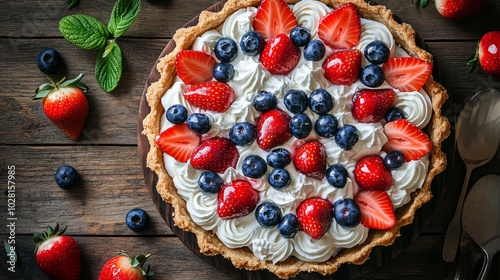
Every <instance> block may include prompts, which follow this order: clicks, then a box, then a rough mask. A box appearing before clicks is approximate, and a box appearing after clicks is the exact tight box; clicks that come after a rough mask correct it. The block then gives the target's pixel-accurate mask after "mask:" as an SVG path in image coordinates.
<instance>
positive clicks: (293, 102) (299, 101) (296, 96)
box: [284, 89, 309, 114]
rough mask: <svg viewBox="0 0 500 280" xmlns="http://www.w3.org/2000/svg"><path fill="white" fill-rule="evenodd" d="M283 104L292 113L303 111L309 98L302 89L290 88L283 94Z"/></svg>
mask: <svg viewBox="0 0 500 280" xmlns="http://www.w3.org/2000/svg"><path fill="white" fill-rule="evenodd" d="M284 101H285V106H286V108H287V109H288V111H290V112H292V113H294V114H300V113H303V112H304V111H305V110H306V109H307V105H308V103H309V99H308V98H307V95H306V93H305V92H303V91H302V90H298V89H292V90H289V91H288V92H287V93H286V94H285V100H284Z"/></svg>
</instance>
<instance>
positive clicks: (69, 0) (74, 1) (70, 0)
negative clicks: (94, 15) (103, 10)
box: [64, 0, 78, 10]
mask: <svg viewBox="0 0 500 280" xmlns="http://www.w3.org/2000/svg"><path fill="white" fill-rule="evenodd" d="M64 2H66V4H70V5H69V8H68V10H69V9H71V8H73V7H74V6H75V5H76V4H77V3H78V0H64Z"/></svg>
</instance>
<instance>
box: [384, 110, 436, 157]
mask: <svg viewBox="0 0 500 280" xmlns="http://www.w3.org/2000/svg"><path fill="white" fill-rule="evenodd" d="M384 133H385V135H386V136H387V139H388V141H387V143H386V144H385V145H384V148H383V149H384V151H386V152H390V151H394V150H398V151H401V152H402V153H403V154H404V155H405V158H406V161H412V160H417V159H419V158H421V157H423V156H425V155H426V154H428V153H429V152H430V151H431V149H432V143H431V140H429V137H428V136H427V135H426V134H425V133H424V132H423V131H422V130H420V129H418V127H417V126H416V125H414V124H413V123H411V122H409V121H407V120H405V119H399V120H397V121H393V122H390V123H387V124H385V126H384Z"/></svg>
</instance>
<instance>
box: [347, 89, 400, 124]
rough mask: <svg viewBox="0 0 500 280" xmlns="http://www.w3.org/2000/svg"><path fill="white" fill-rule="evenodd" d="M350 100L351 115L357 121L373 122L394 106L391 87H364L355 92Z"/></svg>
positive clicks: (394, 96) (394, 97) (393, 94)
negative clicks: (377, 88)
mask: <svg viewBox="0 0 500 280" xmlns="http://www.w3.org/2000/svg"><path fill="white" fill-rule="evenodd" d="M352 102H353V108H352V115H353V116H354V118H355V119H356V120H357V121H358V122H361V123H374V122H378V121H380V120H381V119H382V118H383V117H384V115H385V113H386V112H387V111H388V110H389V109H391V108H392V107H393V106H394V104H395V103H396V94H395V93H394V91H393V90H392V89H381V90H371V89H366V90H362V91H359V92H357V93H356V94H355V95H354V96H353V98H352Z"/></svg>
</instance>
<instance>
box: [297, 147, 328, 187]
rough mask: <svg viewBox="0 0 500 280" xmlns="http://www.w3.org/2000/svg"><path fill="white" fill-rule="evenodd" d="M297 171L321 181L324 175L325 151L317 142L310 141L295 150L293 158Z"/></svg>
mask: <svg viewBox="0 0 500 280" xmlns="http://www.w3.org/2000/svg"><path fill="white" fill-rule="evenodd" d="M293 164H294V165H295V168H297V170H298V171H299V172H300V173H302V174H304V175H306V176H308V177H311V178H315V179H318V180H321V179H323V177H325V173H326V150H325V147H323V145H322V144H321V143H319V142H318V141H310V142H307V143H305V144H302V145H301V146H299V147H298V148H297V150H296V151H295V154H294V157H293Z"/></svg>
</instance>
